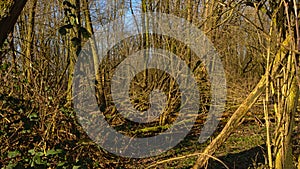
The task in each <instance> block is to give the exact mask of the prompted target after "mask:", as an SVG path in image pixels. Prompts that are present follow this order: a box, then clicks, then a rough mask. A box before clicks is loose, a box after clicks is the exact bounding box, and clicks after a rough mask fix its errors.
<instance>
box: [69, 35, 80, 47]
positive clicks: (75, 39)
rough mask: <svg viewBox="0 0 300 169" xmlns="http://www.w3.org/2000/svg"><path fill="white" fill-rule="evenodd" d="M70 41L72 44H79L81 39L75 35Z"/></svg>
mask: <svg viewBox="0 0 300 169" xmlns="http://www.w3.org/2000/svg"><path fill="white" fill-rule="evenodd" d="M71 42H72V44H73V46H78V45H80V43H81V40H80V39H79V38H77V37H75V38H72V39H71Z"/></svg>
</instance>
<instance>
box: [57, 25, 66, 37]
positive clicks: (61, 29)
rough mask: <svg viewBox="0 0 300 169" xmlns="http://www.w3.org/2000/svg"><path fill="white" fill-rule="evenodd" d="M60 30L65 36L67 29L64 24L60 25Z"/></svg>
mask: <svg viewBox="0 0 300 169" xmlns="http://www.w3.org/2000/svg"><path fill="white" fill-rule="evenodd" d="M58 32H59V33H60V34H61V35H62V36H65V35H66V34H67V30H66V28H65V27H64V26H62V27H60V28H59V30H58Z"/></svg>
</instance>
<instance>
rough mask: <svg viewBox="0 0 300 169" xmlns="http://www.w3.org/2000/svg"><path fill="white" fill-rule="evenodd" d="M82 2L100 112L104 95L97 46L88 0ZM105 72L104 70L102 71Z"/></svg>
mask: <svg viewBox="0 0 300 169" xmlns="http://www.w3.org/2000/svg"><path fill="white" fill-rule="evenodd" d="M82 2H83V8H84V15H85V22H86V28H87V30H88V31H89V33H90V34H91V35H92V37H91V38H90V41H89V42H90V45H91V49H92V55H93V61H94V71H95V77H96V91H97V98H98V102H99V106H100V110H101V111H102V112H104V111H105V108H106V101H105V100H106V99H105V95H104V90H103V85H104V84H103V83H102V80H101V76H100V72H99V71H100V70H99V57H98V52H97V46H96V41H95V37H94V36H93V34H94V30H93V24H92V21H91V15H90V11H89V4H88V0H84V1H82ZM102 73H105V72H102Z"/></svg>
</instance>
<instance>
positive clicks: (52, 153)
mask: <svg viewBox="0 0 300 169" xmlns="http://www.w3.org/2000/svg"><path fill="white" fill-rule="evenodd" d="M62 152H63V150H62V149H57V150H54V149H51V150H48V151H47V152H46V156H48V155H55V154H60V153H62Z"/></svg>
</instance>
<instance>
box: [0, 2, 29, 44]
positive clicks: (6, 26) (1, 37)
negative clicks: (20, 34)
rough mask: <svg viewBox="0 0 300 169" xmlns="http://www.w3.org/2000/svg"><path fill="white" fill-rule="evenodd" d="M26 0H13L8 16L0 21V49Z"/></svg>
mask: <svg viewBox="0 0 300 169" xmlns="http://www.w3.org/2000/svg"><path fill="white" fill-rule="evenodd" d="M26 2H27V0H14V1H13V5H12V6H11V9H10V10H9V14H8V15H7V16H6V17H4V18H1V20H0V47H2V45H3V43H4V41H5V39H6V38H7V36H8V34H9V33H10V32H11V30H12V29H13V28H14V26H15V24H16V22H17V20H18V17H19V15H20V14H21V12H22V10H23V8H24V6H25V5H26Z"/></svg>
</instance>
